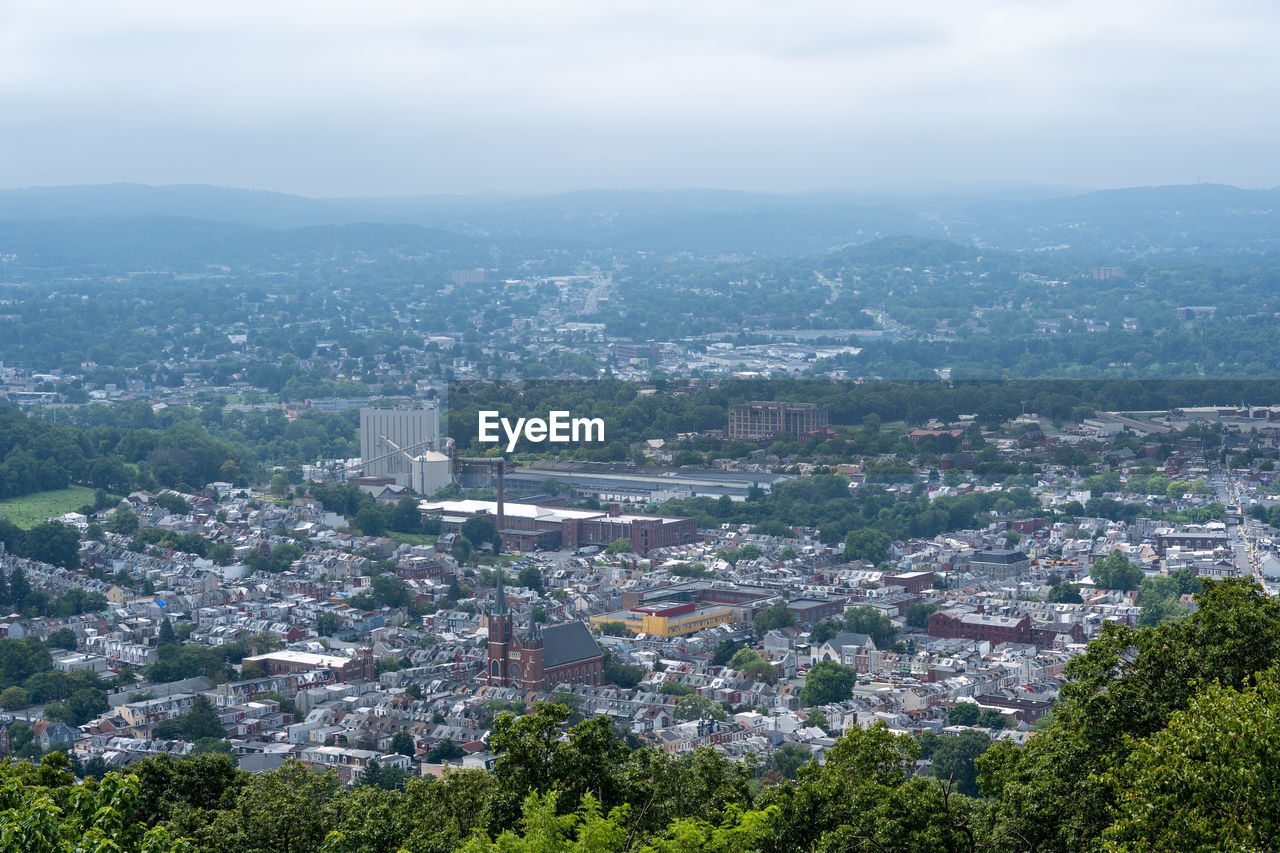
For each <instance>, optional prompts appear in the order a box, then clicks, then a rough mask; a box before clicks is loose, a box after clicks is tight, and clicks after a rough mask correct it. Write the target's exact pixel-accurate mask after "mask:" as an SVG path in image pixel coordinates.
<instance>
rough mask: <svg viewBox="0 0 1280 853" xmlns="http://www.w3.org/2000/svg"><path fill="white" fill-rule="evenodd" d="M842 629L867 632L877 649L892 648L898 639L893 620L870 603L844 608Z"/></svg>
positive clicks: (859, 632)
mask: <svg viewBox="0 0 1280 853" xmlns="http://www.w3.org/2000/svg"><path fill="white" fill-rule="evenodd" d="M926 618H927V617H926ZM844 629H845V630H846V631H850V632H852V633H854V634H869V635H870V636H871V640H872V642H874V643H875V644H876V648H877V649H889V648H892V647H893V644H894V643H896V642H897V641H898V628H897V626H896V625H894V624H893V620H892V619H890V618H889V615H888V614H887V613H885V612H884V611H883V610H880V609H879V608H877V607H871V606H870V605H863V606H860V607H850V608H849V609H848V610H846V611H845V612H844Z"/></svg>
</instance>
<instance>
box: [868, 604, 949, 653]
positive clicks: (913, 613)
mask: <svg viewBox="0 0 1280 853" xmlns="http://www.w3.org/2000/svg"><path fill="white" fill-rule="evenodd" d="M937 609H938V605H936V604H929V603H926V602H923V601H914V602H912V603H911V604H908V605H907V607H906V610H905V611H904V613H903V616H904V617H905V619H906V622H907V624H908V625H910V626H911V627H912V628H915V629H917V630H921V631H923V630H924V628H925V627H926V626H927V625H928V624H929V616H930V615H931V614H932V613H933V611H935V610H937ZM879 645H880V644H879V643H878V642H877V643H876V646H877V647H879Z"/></svg>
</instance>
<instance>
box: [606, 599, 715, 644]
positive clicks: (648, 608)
mask: <svg viewBox="0 0 1280 853" xmlns="http://www.w3.org/2000/svg"><path fill="white" fill-rule="evenodd" d="M732 620H733V610H732V609H731V608H729V607H699V606H698V605H696V604H693V603H691V602H686V601H655V602H652V603H650V604H645V605H643V606H641V607H636V608H633V609H631V610H615V611H614V612H612V613H603V614H601V615H599V616H592V617H591V624H593V625H595V626H596V627H600V626H602V625H604V624H605V623H607V622H621V623H622V624H623V625H625V626H626V627H627V629H628V630H630V631H633V632H635V633H637V634H645V635H648V636H650V637H682V636H684V635H686V634H696V633H697V632H698V631H702V630H704V629H706V628H714V627H715V626H717V625H724V624H727V623H728V622H731V621H732Z"/></svg>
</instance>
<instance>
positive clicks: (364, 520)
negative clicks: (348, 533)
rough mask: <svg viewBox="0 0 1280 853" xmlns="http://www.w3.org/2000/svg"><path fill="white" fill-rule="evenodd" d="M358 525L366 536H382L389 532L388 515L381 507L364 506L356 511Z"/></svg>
mask: <svg viewBox="0 0 1280 853" xmlns="http://www.w3.org/2000/svg"><path fill="white" fill-rule="evenodd" d="M356 527H358V528H359V529H360V532H361V533H363V534H364V535H365V536H382V535H384V534H386V532H387V517H386V515H385V514H383V512H382V509H381V508H380V507H376V506H366V507H362V508H361V509H360V511H359V512H357V513H356Z"/></svg>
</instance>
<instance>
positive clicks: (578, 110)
mask: <svg viewBox="0 0 1280 853" xmlns="http://www.w3.org/2000/svg"><path fill="white" fill-rule="evenodd" d="M1278 22H1280V7H1276V6H1275V5H1274V4H1270V3H1264V2H1258V3H1247V2H1235V3H1233V2H1222V3H1215V4H1209V3H1201V2H1189V0H1172V2H1162V3H1154V2H1125V3H1117V2H1114V0H1111V2H1097V0H1084V2H1073V3H1070V4H1045V3H1027V2H1000V0H992V2H977V3H966V2H957V3H911V4H885V3H879V4H866V3H853V2H848V0H843V2H826V1H825V0H820V1H819V2H805V3H795V4H782V3H778V2H776V0H772V2H742V0H739V2H721V1H720V0H707V2H692V3H691V2H687V0H686V2H679V3H676V2H630V0H611V2H608V3H601V2H548V1H547V0H543V2H538V3H518V2H491V1H490V0H480V1H479V2H467V3H460V2H453V3H431V2H416V3H409V2H404V3H396V2H373V3H362V4H350V3H342V4H338V3H316V2H305V3H304V2H262V0H258V2H254V3H249V2H219V3H209V4H190V3H173V2H155V0H137V2H132V3H129V2H124V3H101V2H90V0H78V1H77V0H70V2H53V3H50V2H29V0H16V2H15V0H10V2H8V3H6V4H3V6H2V7H0V121H2V122H3V123H4V132H3V134H0V184H2V185H6V186H23V185H32V184H66V183H99V182H108V181H142V182H147V183H214V184H222V185H235V186H249V187H258V188H269V189H278V190H284V191H289V192H300V193H304V194H308V195H348V194H389V193H421V192H459V191H471V190H492V189H514V190H559V189H574V188H583V187H681V186H704V187H705V186H719V187H740V188H759V189H814V188H835V187H862V186H890V185H898V186H908V185H909V186H916V187H919V186H923V185H927V184H930V183H933V182H939V181H941V182H948V183H976V182H1004V183H1020V182H1036V183H1061V184H1073V185H1080V186H1121V185H1134V184H1148V183H1186V182H1193V181H1195V180H1197V179H1201V180H1206V181H1221V182H1229V183H1236V184H1240V185H1244V186H1271V185H1274V184H1277V183H1280V175H1277V171H1280V169H1278V167H1277V165H1276V160H1275V157H1274V153H1273V151H1274V148H1275V145H1276V141H1277V138H1278V134H1277V131H1278V130H1280V111H1277V110H1275V109H1274V105H1275V103H1276V102H1277V101H1278V100H1280V98H1278V97H1277V96H1278V95H1280V64H1277V63H1276V62H1275V61H1274V59H1273V52H1274V45H1275V43H1276V36H1277V35H1278V34H1280V27H1277V23H1278Z"/></svg>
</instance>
